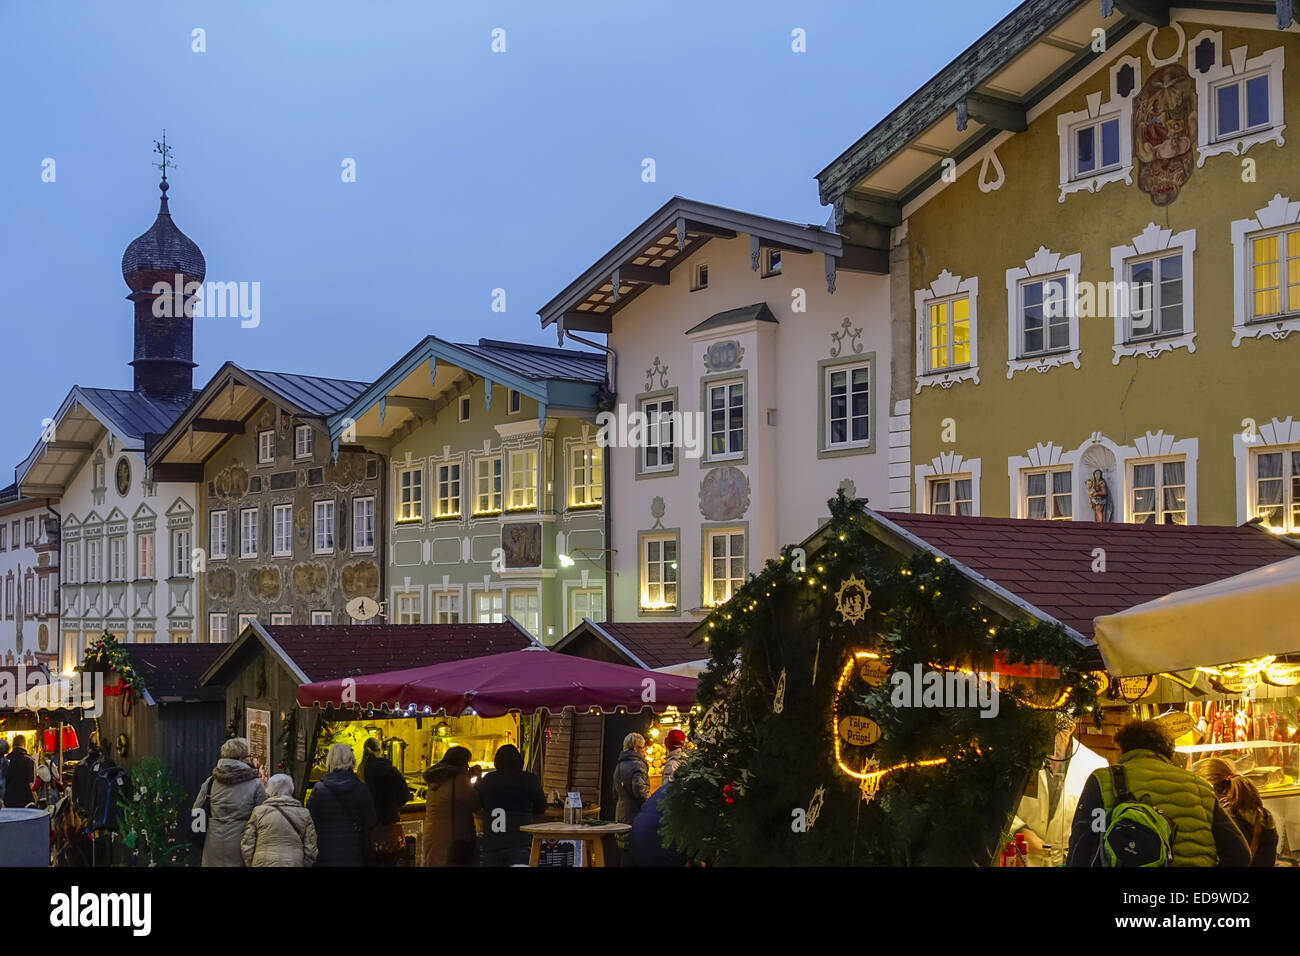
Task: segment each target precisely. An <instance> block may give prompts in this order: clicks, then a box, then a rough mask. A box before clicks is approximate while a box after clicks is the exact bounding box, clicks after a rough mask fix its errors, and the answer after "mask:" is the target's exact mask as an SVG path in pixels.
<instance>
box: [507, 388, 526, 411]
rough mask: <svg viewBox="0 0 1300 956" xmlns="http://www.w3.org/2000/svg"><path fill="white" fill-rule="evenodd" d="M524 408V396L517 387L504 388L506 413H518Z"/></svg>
mask: <svg viewBox="0 0 1300 956" xmlns="http://www.w3.org/2000/svg"><path fill="white" fill-rule="evenodd" d="M523 410H524V396H523V393H522V392H520V391H519V390H518V389H514V388H510V389H507V390H506V414H507V415H518V414H519V413H520V412H522V411H523Z"/></svg>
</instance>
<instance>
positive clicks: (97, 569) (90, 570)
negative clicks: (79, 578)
mask: <svg viewBox="0 0 1300 956" xmlns="http://www.w3.org/2000/svg"><path fill="white" fill-rule="evenodd" d="M101 541H103V538H101V537H98V536H96V537H93V538H90V539H88V540H87V541H86V582H87V583H89V584H102V583H103V581H104V574H103V568H102V567H101V566H100V558H101V557H102V556H103V554H102V548H101V546H100V542H101Z"/></svg>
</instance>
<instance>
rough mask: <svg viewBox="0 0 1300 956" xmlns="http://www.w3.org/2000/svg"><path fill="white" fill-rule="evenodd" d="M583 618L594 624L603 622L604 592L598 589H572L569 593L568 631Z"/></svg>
mask: <svg viewBox="0 0 1300 956" xmlns="http://www.w3.org/2000/svg"><path fill="white" fill-rule="evenodd" d="M584 617H585V618H587V619H589V620H591V621H595V622H596V623H600V622H601V621H603V620H605V592H604V591H602V590H601V589H600V588H574V589H573V590H571V591H570V592H569V629H570V630H572V629H573V628H574V627H576V626H577V625H578V624H579V623H580V622H581V621H582V619H583V618H584Z"/></svg>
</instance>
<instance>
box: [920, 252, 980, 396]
mask: <svg viewBox="0 0 1300 956" xmlns="http://www.w3.org/2000/svg"><path fill="white" fill-rule="evenodd" d="M979 287H980V284H979V279H978V278H977V277H972V278H970V279H964V278H962V277H961V276H955V275H953V274H952V273H951V272H949V271H948V270H947V269H944V270H943V271H942V272H940V273H939V277H938V278H937V279H935V280H934V281H933V282H931V283H930V285H929V286H928V287H927V288H924V289H917V290H916V292H915V293H913V302H914V304H915V308H916V391H917V394H920V391H921V389H922V388H924V387H925V386H927V385H937V386H939V387H940V388H943V389H949V388H952V387H953V386H954V385H956V384H957V383H958V382H967V381H970V382H974V383H975V384H976V385H978V384H979V382H980V365H979V349H978V343H979V316H978V300H979ZM962 299H965V300H967V301H968V302H969V303H970V309H969V317H968V319H967V333H966V334H967V340H968V347H969V349H970V361H969V362H966V363H964V364H959V365H958V364H955V365H952V366H947V367H943V368H934V369H931V368H930V366H929V360H930V308H931V307H932V306H939V305H943V304H945V303H950V302H956V301H959V300H962ZM949 314H950V315H951V313H949ZM952 327H953V323H952V322H951V321H950V322H949V325H948V328H949V329H952ZM955 357H956V356H954V358H955Z"/></svg>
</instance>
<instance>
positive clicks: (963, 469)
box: [913, 451, 983, 517]
mask: <svg viewBox="0 0 1300 956" xmlns="http://www.w3.org/2000/svg"><path fill="white" fill-rule="evenodd" d="M982 470H983V462H982V460H981V459H979V458H963V457H962V456H961V455H960V454H959V453H958V452H955V451H945V452H940V454H939V455H938V457H936V458H932V459H930V461H929V463H927V464H922V465H916V466H915V467H914V468H913V481H914V482H915V488H916V498H915V502H916V510H917V511H918V512H921V513H924V514H929V513H930V494H929V491H930V479H932V478H945V477H947V478H970V480H971V516H972V517H978V516H979V513H980V473H981V471H982Z"/></svg>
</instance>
